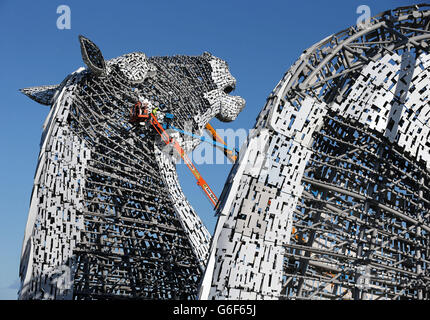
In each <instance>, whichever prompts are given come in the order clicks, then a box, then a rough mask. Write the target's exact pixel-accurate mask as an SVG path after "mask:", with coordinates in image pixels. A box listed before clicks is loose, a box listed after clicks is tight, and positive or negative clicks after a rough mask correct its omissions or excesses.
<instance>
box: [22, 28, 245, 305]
mask: <svg viewBox="0 0 430 320" xmlns="http://www.w3.org/2000/svg"><path fill="white" fill-rule="evenodd" d="M80 44H81V51H82V57H83V60H84V62H85V64H86V65H87V66H88V68H87V69H84V68H80V69H78V70H77V71H76V72H74V73H72V74H70V75H69V76H67V77H66V79H65V80H64V81H63V82H62V83H61V84H60V85H55V86H43V87H33V88H27V89H23V90H22V92H23V93H25V94H26V95H28V96H29V97H30V98H32V99H34V100H36V101H37V102H39V103H42V104H46V105H50V106H51V111H50V113H49V115H48V117H47V119H46V122H45V124H44V131H43V135H42V140H41V150H40V155H39V159H38V166H37V170H36V174H35V182H34V187H33V193H32V198H31V204H30V211H29V216H28V222H27V227H26V232H25V236H24V243H23V250H22V255H21V266H20V277H21V281H22V285H21V290H20V299H111V298H126V299H178V298H181V299H195V298H196V295H197V290H198V285H199V282H200V278H201V274H202V270H204V267H205V263H206V259H207V252H208V249H209V242H210V238H211V237H210V234H209V232H208V231H207V229H206V227H205V226H204V225H203V223H202V222H201V220H200V218H199V217H198V216H197V215H196V213H195V212H194V210H193V209H192V208H191V206H190V205H189V203H188V201H187V200H186V198H185V196H184V194H183V193H182V190H181V188H180V185H179V181H178V177H177V174H176V168H175V164H174V158H172V157H170V156H169V152H170V153H171V150H162V147H161V146H162V144H161V143H160V139H159V136H158V135H157V134H156V133H155V132H154V131H153V130H151V129H152V128H150V127H148V126H145V125H139V126H133V125H131V124H130V123H129V117H130V109H131V107H132V106H133V105H134V104H135V103H136V102H137V101H141V102H145V103H147V104H148V107H149V109H150V110H149V111H150V112H152V111H154V112H155V109H156V108H157V109H156V110H158V113H157V114H158V115H159V118H160V121H161V120H162V117H163V114H164V113H165V112H167V111H168V112H169V113H172V114H173V115H174V125H175V126H176V127H177V128H180V129H187V130H189V131H193V132H196V133H197V134H200V135H201V134H202V130H203V129H204V127H205V125H206V124H207V123H208V122H209V120H210V119H212V118H213V117H218V119H220V120H222V121H232V120H234V119H235V118H236V116H237V114H238V113H239V112H240V111H241V110H242V109H243V107H244V100H243V99H242V98H240V97H234V96H230V95H229V94H228V92H230V91H231V89H232V88H234V87H235V83H236V80H235V79H234V78H233V77H232V76H231V74H230V72H229V71H228V66H227V64H226V63H225V62H224V61H223V60H220V59H218V58H216V57H214V56H212V55H211V54H209V53H204V54H203V55H201V56H193V57H191V56H174V57H152V58H147V57H146V55H145V54H143V53H139V52H137V53H130V54H126V55H124V56H121V57H118V58H115V59H111V60H105V59H104V58H103V56H102V54H101V51H100V49H99V48H98V47H97V46H96V45H95V44H94V43H93V42H91V41H90V40H89V39H87V38H85V37H82V36H81V37H80ZM176 138H177V140H178V141H180V143H181V144H182V147H183V149H184V150H186V151H191V150H192V149H193V148H194V147H195V146H196V145H197V144H198V143H199V141H198V140H196V139H191V138H189V139H188V140H187V139H185V138H182V137H180V136H177V137H176ZM167 151H168V152H167ZM173 155H174V154H173ZM174 156H175V155H174Z"/></svg>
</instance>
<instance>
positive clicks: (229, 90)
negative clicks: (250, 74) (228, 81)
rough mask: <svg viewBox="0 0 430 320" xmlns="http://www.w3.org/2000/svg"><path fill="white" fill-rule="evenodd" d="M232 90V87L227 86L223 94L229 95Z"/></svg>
mask: <svg viewBox="0 0 430 320" xmlns="http://www.w3.org/2000/svg"><path fill="white" fill-rule="evenodd" d="M233 90H234V87H232V86H227V87H225V88H224V92H225V93H226V94H229V93H230V92H232V91H233Z"/></svg>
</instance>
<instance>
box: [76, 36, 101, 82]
mask: <svg viewBox="0 0 430 320" xmlns="http://www.w3.org/2000/svg"><path fill="white" fill-rule="evenodd" d="M79 43H80V44H81V54H82V60H84V62H85V64H86V65H87V66H88V68H89V69H90V70H91V71H92V72H93V73H94V74H95V75H96V76H103V75H106V63H105V59H104V58H103V55H102V52H101V51H100V49H99V47H97V46H96V45H95V44H94V43H93V42H92V41H91V40H90V39H87V38H85V37H84V36H82V35H80V36H79Z"/></svg>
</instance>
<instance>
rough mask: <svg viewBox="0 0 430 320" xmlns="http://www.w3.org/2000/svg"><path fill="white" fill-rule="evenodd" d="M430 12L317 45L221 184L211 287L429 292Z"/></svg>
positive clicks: (394, 13)
mask: <svg viewBox="0 0 430 320" xmlns="http://www.w3.org/2000/svg"><path fill="white" fill-rule="evenodd" d="M429 44H430V10H429V6H428V5H416V6H410V7H401V8H397V9H395V10H390V11H386V12H383V13H382V14H380V15H378V16H376V17H374V18H372V19H371V21H370V22H369V23H367V24H366V25H357V26H353V27H350V28H348V29H346V30H344V31H341V32H339V33H337V34H334V35H331V36H329V37H327V38H325V39H324V40H322V41H320V42H319V43H317V44H315V45H314V46H312V47H310V48H309V49H307V50H306V51H304V52H303V54H302V55H301V56H300V58H299V59H298V60H297V61H296V63H295V64H294V65H293V66H292V67H291V68H290V69H289V70H288V71H287V72H286V73H285V75H284V77H283V78H282V79H281V81H280V82H279V83H278V85H277V86H276V87H275V89H274V90H273V92H272V93H271V94H270V95H269V97H268V98H267V102H266V105H265V106H264V108H263V110H262V111H261V113H260V114H259V116H258V118H257V122H256V124H255V130H254V132H253V133H252V134H251V135H250V137H249V139H248V141H247V144H246V145H245V146H244V147H243V148H242V149H241V151H240V158H239V161H238V162H237V163H236V164H235V165H234V167H233V169H232V171H231V173H230V176H229V178H228V181H227V184H226V186H225V188H224V191H223V195H222V196H221V200H220V201H221V205H220V208H219V210H218V213H219V219H218V224H217V227H216V230H215V234H214V236H213V239H214V240H213V245H212V248H211V253H210V258H209V263H208V267H207V269H206V273H205V276H204V281H203V285H202V288H201V292H200V297H201V298H203V299H208V298H209V299H430V266H429V263H430V260H429V256H430V252H429V251H430V243H429V232H430V192H429V191H430V190H429V186H430V172H429V171H430V125H429V122H428V121H429V119H430V105H429V101H430V100H429V94H430V91H429V87H430V52H429Z"/></svg>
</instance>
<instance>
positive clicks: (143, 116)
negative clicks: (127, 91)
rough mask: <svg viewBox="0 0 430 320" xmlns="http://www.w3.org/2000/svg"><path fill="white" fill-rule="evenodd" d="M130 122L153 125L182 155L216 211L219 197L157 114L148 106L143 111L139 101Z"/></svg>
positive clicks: (166, 141)
mask: <svg viewBox="0 0 430 320" xmlns="http://www.w3.org/2000/svg"><path fill="white" fill-rule="evenodd" d="M130 122H131V123H139V122H149V123H150V124H151V125H152V127H153V128H154V129H155V131H156V132H157V133H158V134H159V135H160V137H161V139H162V140H163V141H164V143H165V144H166V145H169V144H171V145H173V147H174V148H175V150H176V151H177V152H178V154H179V155H180V157H181V159H182V160H183V161H184V162H185V164H186V165H187V167H188V169H190V171H191V173H192V174H193V175H194V177H195V178H196V180H197V185H198V186H200V187H201V188H202V190H203V192H204V193H205V195H206V196H207V198H208V199H209V201H210V202H211V203H212V205H213V206H214V208H215V209H216V207H217V205H218V197H217V196H216V195H215V193H214V192H213V191H212V189H211V188H210V187H209V185H208V183H207V182H206V181H205V180H204V179H203V177H202V176H201V174H200V173H199V171H198V170H197V168H196V167H195V166H194V164H193V163H192V161H191V159H190V158H189V157H188V156H187V154H186V153H185V151H184V149H182V147H181V146H180V144H179V143H178V142H177V141H176V140H175V139H174V138H172V137H171V136H170V135H169V134H168V133H167V132H166V131H165V130H164V128H163V126H162V125H161V124H160V123H159V122H158V120H157V117H156V115H155V113H154V112H151V113H149V112H148V108H147V105H143V109H142V103H141V102H140V101H139V102H137V103H136V104H135V105H134V107H133V108H132V110H131V116H130Z"/></svg>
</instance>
